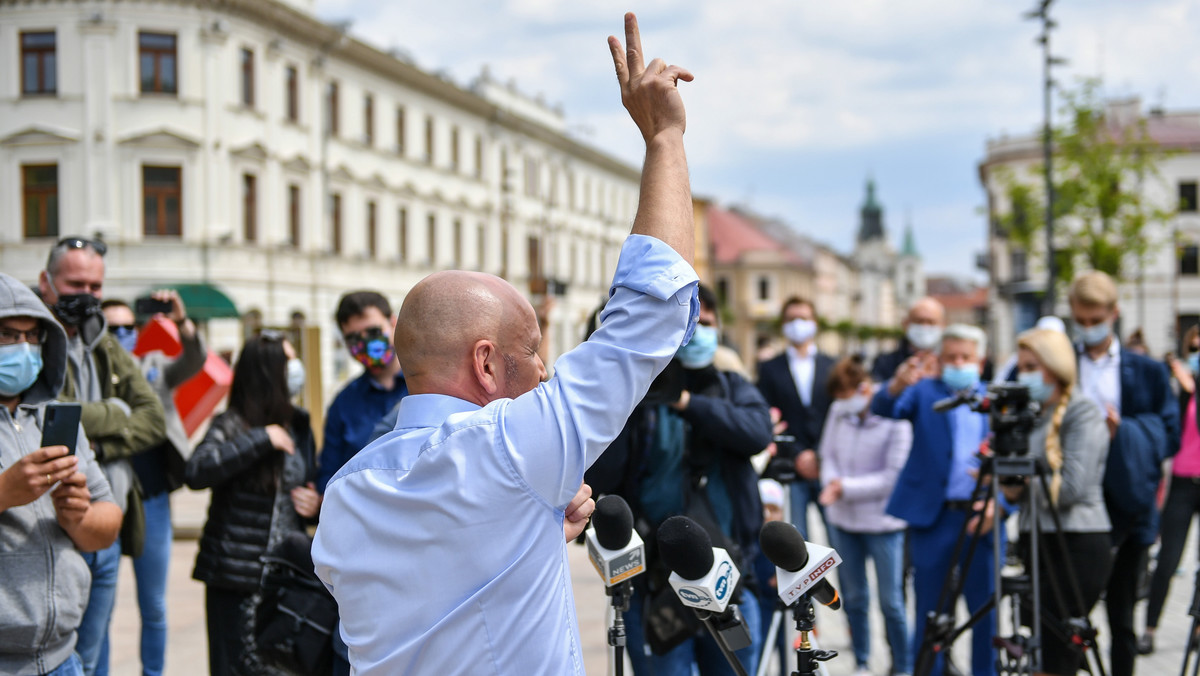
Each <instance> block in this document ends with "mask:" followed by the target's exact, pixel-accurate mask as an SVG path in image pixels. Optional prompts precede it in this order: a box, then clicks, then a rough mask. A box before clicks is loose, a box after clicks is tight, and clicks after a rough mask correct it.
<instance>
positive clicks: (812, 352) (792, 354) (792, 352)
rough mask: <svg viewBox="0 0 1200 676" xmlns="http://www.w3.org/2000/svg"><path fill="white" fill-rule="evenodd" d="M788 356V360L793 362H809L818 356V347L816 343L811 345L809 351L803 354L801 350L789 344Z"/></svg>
mask: <svg viewBox="0 0 1200 676" xmlns="http://www.w3.org/2000/svg"><path fill="white" fill-rule="evenodd" d="M787 354H788V359H791V360H792V361H809V360H811V359H812V358H813V357H815V356H816V354H817V346H816V344H815V343H809V344H808V349H807V350H806V351H805V352H804V353H801V352H800V349H799V348H797V347H796V346H795V345H792V344H791V343H788V346H787Z"/></svg>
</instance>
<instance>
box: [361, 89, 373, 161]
mask: <svg viewBox="0 0 1200 676" xmlns="http://www.w3.org/2000/svg"><path fill="white" fill-rule="evenodd" d="M363 143H365V144H367V147H368V148H370V147H371V146H373V145H375V97H373V96H371V95H370V94H367V95H366V96H364V97H363Z"/></svg>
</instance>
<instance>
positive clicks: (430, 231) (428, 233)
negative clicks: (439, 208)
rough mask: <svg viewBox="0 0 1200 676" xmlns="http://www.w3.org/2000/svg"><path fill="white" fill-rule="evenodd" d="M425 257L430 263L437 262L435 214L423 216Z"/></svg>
mask: <svg viewBox="0 0 1200 676" xmlns="http://www.w3.org/2000/svg"><path fill="white" fill-rule="evenodd" d="M425 258H426V260H428V261H429V264H430V265H433V264H435V263H437V215H436V214H429V216H427V217H426V218H425Z"/></svg>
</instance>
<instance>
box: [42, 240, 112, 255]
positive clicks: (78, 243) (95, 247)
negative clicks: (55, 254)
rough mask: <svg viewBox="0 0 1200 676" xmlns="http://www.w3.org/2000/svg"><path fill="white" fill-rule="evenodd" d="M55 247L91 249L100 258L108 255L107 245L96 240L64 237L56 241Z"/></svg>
mask: <svg viewBox="0 0 1200 676" xmlns="http://www.w3.org/2000/svg"><path fill="white" fill-rule="evenodd" d="M54 246H55V247H65V248H68V249H91V250H92V251H95V252H96V253H97V254H99V255H100V256H103V255H104V254H106V253H108V245H107V244H105V243H104V242H103V241H102V240H98V239H84V238H83V237H64V238H62V239H60V240H58V244H55V245H54Z"/></svg>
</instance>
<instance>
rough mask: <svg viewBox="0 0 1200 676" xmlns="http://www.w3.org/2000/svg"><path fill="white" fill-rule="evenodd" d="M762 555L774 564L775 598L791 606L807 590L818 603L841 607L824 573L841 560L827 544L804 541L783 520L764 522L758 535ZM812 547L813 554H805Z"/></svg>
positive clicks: (826, 573)
mask: <svg viewBox="0 0 1200 676" xmlns="http://www.w3.org/2000/svg"><path fill="white" fill-rule="evenodd" d="M758 543H759V545H760V546H761V547H762V551H763V554H764V555H765V556H766V557H767V560H769V561H770V562H771V563H773V564H775V567H776V570H775V580H776V583H777V586H778V588H779V598H780V599H782V600H783V602H784V604H786V605H789V606H790V605H792V604H793V603H795V602H796V601H797V600H798V599H799V598H800V597H801V596H802V595H803V594H805V593H806V592H809V591H811V592H812V595H813V598H814V599H816V600H817V602H818V603H820V604H822V605H825V606H829V608H831V609H833V610H837V609H839V608H841V607H842V599H841V598H840V597H839V596H838V593H837V590H836V589H834V588H833V585H831V584H829V580H826V579H825V576H826V575H828V574H829V571H831V570H833V568H834V566H837V565H838V564H839V563H841V562H842V557H840V556H838V553H837V552H835V551H834V550H833V549H830V548H829V547H822V546H821V545H816V544H811V543H806V542H805V541H804V537H803V536H801V535H800V531H798V530H796V527H795V526H793V525H792V524H790V523H787V522H785V521H768V522H767V523H765V524H763V527H762V530H761V531H759V534H758ZM810 549H811V550H812V553H813V554H814V556H810V555H809V550H810Z"/></svg>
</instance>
